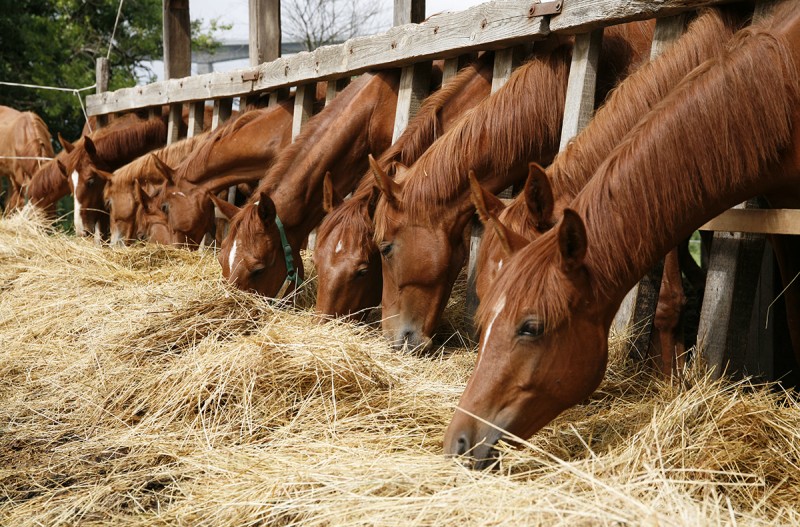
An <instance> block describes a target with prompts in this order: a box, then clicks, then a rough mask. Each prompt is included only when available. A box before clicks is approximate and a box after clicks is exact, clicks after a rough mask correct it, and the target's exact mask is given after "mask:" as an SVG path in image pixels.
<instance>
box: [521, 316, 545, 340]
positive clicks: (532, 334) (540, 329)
mask: <svg viewBox="0 0 800 527" xmlns="http://www.w3.org/2000/svg"><path fill="white" fill-rule="evenodd" d="M543 334H544V323H543V322H542V321H541V320H539V319H528V320H526V321H524V322H523V323H522V324H521V325H520V326H519V329H517V336H519V337H529V338H538V337H541V336H542V335H543Z"/></svg>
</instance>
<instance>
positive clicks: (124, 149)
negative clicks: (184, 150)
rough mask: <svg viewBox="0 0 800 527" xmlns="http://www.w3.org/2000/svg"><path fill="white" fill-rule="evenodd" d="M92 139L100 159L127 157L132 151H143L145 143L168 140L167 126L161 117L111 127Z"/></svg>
mask: <svg viewBox="0 0 800 527" xmlns="http://www.w3.org/2000/svg"><path fill="white" fill-rule="evenodd" d="M101 131H102V130H101ZM92 139H93V140H94V143H95V146H96V147H97V155H98V157H100V159H114V158H120V157H127V156H129V155H130V153H132V152H138V151H141V149H142V145H143V144H147V143H152V142H153V141H157V142H166V140H167V126H166V124H164V121H162V120H161V119H148V120H145V121H139V122H136V123H133V124H131V125H129V126H125V127H124V128H114V129H110V130H109V131H108V132H106V133H97V134H95V135H93V136H92Z"/></svg>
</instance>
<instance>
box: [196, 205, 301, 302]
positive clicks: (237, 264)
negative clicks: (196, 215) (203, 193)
mask: <svg viewBox="0 0 800 527" xmlns="http://www.w3.org/2000/svg"><path fill="white" fill-rule="evenodd" d="M210 196H211V199H212V200H213V201H214V204H215V205H216V206H217V208H219V210H220V212H221V213H222V214H223V215H224V216H226V217H227V218H228V219H230V230H229V232H228V236H226V237H225V239H224V240H223V241H222V248H221V250H220V253H219V263H220V265H221V266H222V275H223V276H224V277H225V278H226V279H227V280H228V282H230V283H231V284H234V285H235V286H236V287H238V288H239V289H243V290H245V291H248V290H249V291H255V292H256V293H259V294H261V295H264V296H268V297H276V296H280V295H279V293H281V292H282V290H284V291H283V292H286V291H291V290H293V289H294V288H295V287H296V285H297V284H298V283H299V282H300V281H302V278H303V261H302V259H301V258H300V244H299V243H297V242H295V243H294V244H290V243H289V240H288V239H286V235H285V233H284V232H282V231H283V225H282V224H281V223H280V218H278V215H277V211H276V209H275V203H274V202H273V201H272V198H270V197H269V196H268V195H267V193H266V192H263V191H262V192H260V193H259V194H258V195H257V197H258V199H257V200H256V201H253V200H252V199H251V200H250V202H249V203H248V204H246V205H245V206H244V207H242V208H241V209H240V208H238V207H236V206H235V205H233V204H230V203H228V202H226V201H224V200H221V199H218V198H216V197H215V196H214V195H213V194H211V195H210Z"/></svg>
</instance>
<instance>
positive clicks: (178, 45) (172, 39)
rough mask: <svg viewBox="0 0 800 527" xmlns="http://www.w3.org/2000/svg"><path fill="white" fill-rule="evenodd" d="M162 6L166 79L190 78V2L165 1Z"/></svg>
mask: <svg viewBox="0 0 800 527" xmlns="http://www.w3.org/2000/svg"><path fill="white" fill-rule="evenodd" d="M162 6H163V15H164V17H163V21H164V77H166V78H167V79H177V78H181V77H188V76H189V75H190V74H191V68H192V41H191V20H190V18H189V0H163V4H162ZM164 102H167V101H157V102H156V103H154V104H163V103H164ZM168 102H173V101H168ZM174 102H178V101H174Z"/></svg>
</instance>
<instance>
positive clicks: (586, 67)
mask: <svg viewBox="0 0 800 527" xmlns="http://www.w3.org/2000/svg"><path fill="white" fill-rule="evenodd" d="M602 45H603V29H602V28H600V29H596V30H594V31H592V32H591V33H585V34H583V35H576V36H575V44H574V45H573V46H572V64H571V65H570V67H569V81H568V83H567V98H566V101H565V103H564V104H565V105H564V121H563V124H562V125H561V144H560V147H559V150H564V147H565V146H567V143H569V141H570V140H571V139H572V138H573V137H575V136H576V135H578V133H579V132H580V131H581V130H583V128H584V127H585V126H586V125H587V123H588V122H589V120H590V119H591V118H592V115H594V91H595V85H596V84H597V65H598V63H599V61H600V48H601V47H602Z"/></svg>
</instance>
